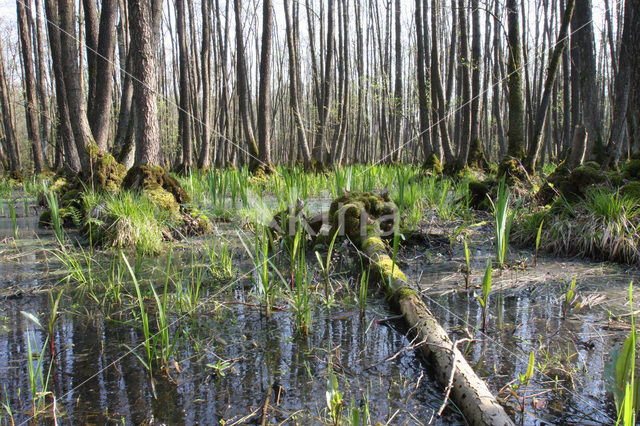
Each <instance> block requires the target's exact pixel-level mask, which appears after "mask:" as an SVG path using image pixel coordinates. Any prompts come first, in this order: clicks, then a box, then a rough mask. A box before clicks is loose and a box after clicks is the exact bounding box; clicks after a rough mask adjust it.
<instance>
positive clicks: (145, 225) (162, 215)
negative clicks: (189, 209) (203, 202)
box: [86, 191, 175, 255]
mask: <svg viewBox="0 0 640 426" xmlns="http://www.w3.org/2000/svg"><path fill="white" fill-rule="evenodd" d="M93 202H95V203H96V204H95V205H94V207H93V208H92V209H91V210H90V213H89V218H88V219H86V220H87V221H88V222H89V223H90V224H92V225H94V226H90V227H89V229H90V232H92V234H93V235H92V239H93V240H94V241H95V242H97V243H98V244H100V245H102V246H105V247H114V248H129V247H134V248H135V249H136V250H137V251H139V252H141V253H143V254H145V255H149V254H156V253H159V252H160V251H161V249H162V241H163V239H164V235H165V233H167V232H169V229H170V226H171V225H172V224H173V223H174V220H175V219H174V218H172V216H171V213H170V212H167V211H165V210H161V209H159V208H158V207H157V206H155V205H154V204H153V203H152V202H151V201H150V200H149V199H148V198H147V197H146V196H145V195H143V194H138V193H133V192H128V191H122V192H120V193H118V194H115V195H105V196H103V197H98V198H97V199H96V200H93ZM96 225H97V226H96Z"/></svg>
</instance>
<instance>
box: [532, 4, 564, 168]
mask: <svg viewBox="0 0 640 426" xmlns="http://www.w3.org/2000/svg"><path fill="white" fill-rule="evenodd" d="M574 5H575V0H567V6H566V9H565V11H564V15H563V17H562V25H561V26H560V33H559V34H558V40H557V41H556V45H555V47H554V48H553V54H552V55H551V61H550V62H549V67H548V68H547V78H546V79H545V82H544V92H543V94H542V100H541V101H540V105H539V106H538V111H537V112H536V122H535V128H534V131H533V139H531V145H530V146H529V154H528V156H527V161H526V167H527V170H528V171H529V172H531V173H533V172H535V169H536V162H537V160H538V155H539V154H540V148H541V147H542V136H543V129H544V125H545V122H546V120H547V115H548V110H549V104H550V103H551V91H552V89H553V83H554V81H555V78H556V73H557V72H558V66H559V65H560V57H561V55H562V51H563V50H564V48H565V46H566V44H567V32H568V29H569V23H570V22H571V15H572V14H573V8H574Z"/></svg>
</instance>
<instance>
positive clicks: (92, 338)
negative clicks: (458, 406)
mask: <svg viewBox="0 0 640 426" xmlns="http://www.w3.org/2000/svg"><path fill="white" fill-rule="evenodd" d="M32 213H33V212H32ZM0 235H1V237H0V239H3V240H2V244H1V245H0V287H1V288H0V297H1V298H2V299H3V303H2V304H1V305H0V394H1V395H2V401H1V402H2V403H3V404H4V410H2V411H3V412H2V415H1V419H2V422H3V423H11V422H12V421H14V422H15V423H16V424H24V423H28V422H33V417H32V413H33V411H32V410H33V408H32V402H31V398H32V395H31V383H30V381H29V377H30V376H29V368H28V367H29V360H28V345H29V344H30V345H31V351H32V360H31V365H32V366H34V368H37V358H38V355H39V353H41V351H43V352H44V353H45V355H44V359H45V361H44V363H43V365H42V376H41V377H40V378H36V385H35V386H36V388H37V389H36V390H37V391H41V390H42V389H43V382H46V381H48V386H47V389H48V390H49V391H50V392H52V394H53V396H54V397H55V416H56V419H57V421H58V422H59V423H61V424H78V423H81V424H85V423H92V424H105V423H113V424H115V423H125V424H141V423H143V424H160V423H166V424H221V423H222V424H227V425H229V424H260V423H261V421H262V418H263V410H262V405H263V403H264V402H265V400H267V399H268V401H269V406H270V407H271V409H270V410H269V417H268V421H267V423H269V424H271V423H273V424H280V423H284V424H327V423H330V418H329V413H328V411H327V409H326V405H327V402H326V392H327V390H328V389H327V375H328V374H327V373H328V367H329V363H330V364H331V366H332V370H333V371H334V373H335V375H336V377H337V379H338V389H337V391H338V392H340V393H343V394H344V396H343V409H342V414H343V416H345V417H344V419H346V416H347V415H348V410H350V409H358V410H359V411H360V412H363V411H365V409H367V410H368V412H369V415H370V419H371V421H372V423H375V422H377V421H380V422H382V423H383V424H384V423H389V424H426V423H428V422H429V421H430V420H431V419H432V420H433V422H434V423H436V424H458V423H461V422H462V419H461V417H459V415H458V414H456V412H455V411H454V410H453V409H447V410H445V413H444V415H443V416H442V417H440V418H438V417H436V416H435V415H434V413H435V412H436V411H437V410H438V408H439V407H440V404H441V403H442V389H440V388H439V387H438V386H437V385H436V384H435V383H434V382H433V381H432V379H431V378H430V377H429V375H428V374H426V373H425V374H423V370H424V363H423V362H422V360H421V359H420V358H419V357H418V355H417V354H416V353H414V352H413V351H410V350H403V349H404V348H405V347H407V346H408V345H409V344H410V342H409V341H408V340H407V338H406V337H405V335H404V333H405V331H406V330H404V329H403V328H402V326H401V325H399V324H400V323H399V322H397V321H396V320H393V319H390V318H391V317H393V315H394V313H393V312H391V311H390V310H389V309H388V308H387V306H386V303H385V302H384V301H382V300H381V299H380V297H378V296H373V295H371V293H370V299H371V300H370V302H369V304H368V306H367V309H366V312H365V315H364V318H363V319H360V312H359V309H358V308H357V307H355V306H353V304H345V303H342V302H340V301H338V302H337V303H336V304H335V305H334V306H333V307H332V308H331V309H327V308H325V307H324V306H323V305H318V304H316V305H315V307H314V308H313V313H312V318H313V320H312V323H311V327H310V332H309V336H308V337H304V336H301V335H300V333H298V332H297V327H296V324H295V322H294V319H293V316H292V314H291V313H290V311H291V309H290V308H289V306H288V305H287V304H286V301H278V302H276V306H275V307H274V308H275V309H274V313H273V315H272V318H271V320H267V319H266V318H265V317H264V315H262V313H261V310H260V308H259V307H258V306H256V303H257V302H256V299H255V297H254V296H253V292H252V284H251V280H248V279H246V278H245V279H241V280H238V281H232V280H228V281H227V282H224V283H212V284H207V285H205V284H203V286H202V288H201V294H200V296H199V297H200V299H199V302H198V303H199V304H200V307H199V309H197V310H195V311H194V312H191V313H184V314H180V313H172V314H171V315H170V318H169V322H170V323H171V324H172V326H171V328H170V335H171V336H177V337H176V340H175V341H176V343H175V355H174V356H173V357H172V359H174V360H175V361H176V362H175V363H173V362H171V363H170V366H169V376H167V375H166V374H164V372H161V371H159V370H158V369H156V370H155V372H154V378H153V381H152V380H150V377H149V372H148V370H147V369H145V367H144V366H143V364H142V362H141V361H140V360H139V359H138V358H137V357H136V356H135V355H134V354H132V352H135V353H136V354H137V355H138V356H142V357H144V354H143V352H144V351H143V348H142V346H141V345H142V342H143V332H142V330H141V327H140V321H139V319H137V321H136V304H135V302H127V303H125V304H124V306H125V307H124V308H123V307H122V306H120V307H118V308H116V309H113V310H111V309H110V308H109V303H108V301H107V302H104V301H103V308H102V309H97V308H96V303H91V302H87V300H88V299H87V297H88V296H87V295H85V296H83V297H82V298H78V297H76V296H75V295H72V294H71V293H73V291H71V290H66V291H65V294H64V297H63V301H62V302H61V308H60V315H59V317H58V319H57V321H56V323H55V327H54V333H53V345H52V346H50V344H49V343H48V342H46V339H47V336H48V335H49V333H48V331H44V330H41V329H38V328H37V326H36V325H35V324H34V323H33V321H32V320H30V319H29V318H27V316H25V315H24V314H22V313H21V311H24V312H28V313H31V314H33V315H35V316H37V317H38V318H39V320H40V321H41V323H42V325H43V327H44V328H46V327H47V318H48V316H49V313H50V311H51V301H50V295H49V292H48V289H53V290H52V292H53V294H54V295H55V294H57V291H58V287H60V286H61V284H57V283H58V281H59V280H60V279H61V278H62V277H63V276H64V274H62V273H60V269H61V265H60V262H59V261H58V260H57V259H56V258H55V256H54V255H53V251H54V250H55V244H54V242H53V238H52V236H51V232H50V231H48V230H42V229H38V227H37V216H30V217H27V218H22V220H21V221H20V222H19V233H18V238H17V239H15V240H14V239H13V238H12V235H13V229H12V222H11V219H10V218H7V217H6V210H5V216H3V217H2V218H1V219H0ZM36 235H37V237H36ZM184 245H185V244H183V246H184ZM186 245H188V244H186ZM186 253H188V252H187V251H185V252H184V253H183V255H184V256H183V257H188V254H186ZM99 256H100V254H99V253H95V258H96V259H97V260H95V261H96V263H97V264H99V263H104V264H103V265H102V266H103V268H104V269H106V268H107V266H108V265H107V263H108V260H105V261H102V260H100V258H99ZM245 257H246V256H245ZM240 258H242V254H241V253H239V252H236V255H235V256H234V263H235V264H236V267H237V268H238V269H241V271H239V272H238V273H237V274H236V276H237V277H240V276H242V273H243V270H244V271H245V272H246V271H247V270H248V264H249V263H248V262H247V261H246V259H244V260H243V259H240ZM236 259H238V260H237V261H236ZM145 262H146V263H145V265H144V267H142V269H141V270H149V271H151V272H150V273H151V274H155V273H158V275H159V278H158V279H157V282H158V284H157V285H158V286H159V287H160V289H159V291H160V292H161V291H162V288H161V287H162V285H163V282H164V281H163V279H162V278H161V274H162V271H163V269H164V267H165V265H166V256H164V257H163V256H160V257H158V258H157V259H148V260H146V261H145ZM149 262H150V265H148V264H147V263H149ZM154 263H155V264H156V265H155V267H154V265H153V264H154ZM178 263H179V262H178ZM132 264H133V261H132ZM174 264H175V262H174V263H172V265H174ZM147 267H149V269H147ZM174 267H175V265H174ZM94 269H96V270H97V269H98V266H94ZM140 281H141V287H143V288H147V289H148V285H149V282H150V281H151V280H149V279H145V278H144V273H141V274H140ZM145 286H146V287H145ZM169 286H170V287H171V286H172V284H169ZM170 292H171V291H170ZM150 297H151V298H152V296H150ZM151 298H147V299H146V301H147V302H149V305H151V304H152V303H151V302H152V299H151ZM105 300H106V299H105ZM125 300H126V298H125ZM148 311H149V314H150V322H151V323H152V324H151V328H152V332H153V331H154V330H153V328H154V327H155V329H156V330H157V327H156V326H155V320H154V318H155V312H154V310H153V308H149V309H148ZM51 348H53V351H54V352H55V356H54V358H55V363H53V364H51V363H50V362H49V359H50V351H51ZM394 356H395V357H394ZM392 357H393V359H390V360H389V358H392ZM178 371H179V372H178ZM152 383H153V385H152ZM154 395H155V396H154ZM53 401H54V399H53V398H51V395H47V396H46V397H45V398H44V399H43V403H42V405H41V406H39V407H38V409H42V412H41V413H39V415H38V418H37V420H36V421H35V422H36V423H42V422H44V423H53V422H54V416H53V412H54V411H53V407H52V403H53Z"/></svg>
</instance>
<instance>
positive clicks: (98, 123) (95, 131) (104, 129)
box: [87, 0, 118, 151]
mask: <svg viewBox="0 0 640 426" xmlns="http://www.w3.org/2000/svg"><path fill="white" fill-rule="evenodd" d="M88 1H89V2H90V3H93V0H88ZM117 12H118V3H117V0H102V9H101V10H100V27H99V32H98V40H97V52H96V54H95V55H93V56H94V61H95V71H94V72H93V74H92V73H91V72H90V73H89V75H90V76H91V78H92V80H93V81H90V84H89V90H90V91H91V90H92V93H91V95H90V96H89V103H88V108H87V110H88V111H87V115H88V119H89V125H90V126H91V133H92V135H93V137H94V139H95V142H96V145H98V148H99V149H100V150H101V151H106V149H107V142H108V140H109V130H110V128H111V94H112V92H113V62H114V50H115V43H116V16H117ZM87 29H88V28H87ZM89 57H90V56H88V55H87V59H88V58H89ZM90 70H91V68H90Z"/></svg>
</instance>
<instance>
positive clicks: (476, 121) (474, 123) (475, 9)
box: [471, 0, 487, 150]
mask: <svg viewBox="0 0 640 426" xmlns="http://www.w3.org/2000/svg"><path fill="white" fill-rule="evenodd" d="M471 22H472V23H471V26H472V28H473V39H472V41H471V70H472V71H471V144H473V145H474V149H476V148H477V149H478V150H481V149H482V148H481V147H482V142H481V141H480V64H481V61H480V42H481V40H482V34H481V32H480V3H479V0H471ZM485 31H487V29H486V28H485Z"/></svg>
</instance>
